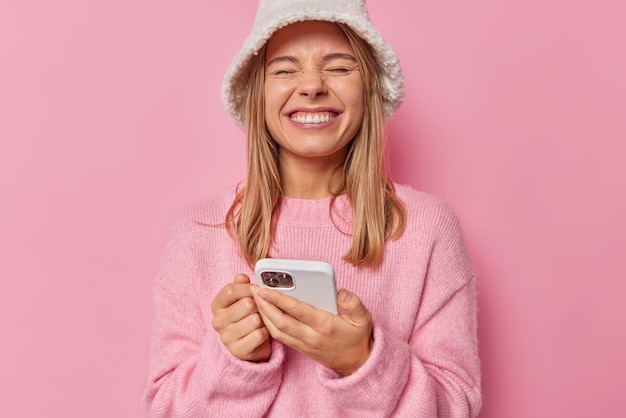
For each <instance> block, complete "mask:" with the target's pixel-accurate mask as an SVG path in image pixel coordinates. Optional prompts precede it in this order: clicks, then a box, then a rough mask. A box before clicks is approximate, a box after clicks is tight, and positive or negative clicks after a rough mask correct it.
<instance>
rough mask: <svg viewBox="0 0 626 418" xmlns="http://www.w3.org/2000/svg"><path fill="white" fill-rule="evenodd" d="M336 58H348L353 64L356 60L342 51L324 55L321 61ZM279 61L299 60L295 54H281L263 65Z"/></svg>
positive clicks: (291, 61)
mask: <svg viewBox="0 0 626 418" xmlns="http://www.w3.org/2000/svg"><path fill="white" fill-rule="evenodd" d="M336 59H345V60H349V61H352V62H354V63H355V64H356V62H357V60H356V58H354V57H353V56H352V55H350V54H344V53H341V52H335V53H332V54H328V55H324V58H323V59H322V62H323V63H324V64H326V63H328V62H329V61H332V60H336ZM279 62H288V63H291V64H297V63H299V62H300V60H299V59H298V58H296V57H295V56H293V55H283V56H281V57H276V58H273V59H271V60H270V61H268V62H267V63H266V64H265V66H266V67H269V66H270V65H273V64H277V63H279Z"/></svg>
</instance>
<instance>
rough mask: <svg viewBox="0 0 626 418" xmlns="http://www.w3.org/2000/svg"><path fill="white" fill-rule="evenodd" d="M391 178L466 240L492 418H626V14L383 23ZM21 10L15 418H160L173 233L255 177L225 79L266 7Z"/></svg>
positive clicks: (598, 9) (6, 259) (613, 10)
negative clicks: (225, 94)
mask: <svg viewBox="0 0 626 418" xmlns="http://www.w3.org/2000/svg"><path fill="white" fill-rule="evenodd" d="M369 3H370V11H371V15H372V19H373V20H374V22H375V24H376V25H377V26H378V27H379V28H380V30H381V32H382V33H383V34H384V35H385V37H386V38H387V39H388V40H389V41H390V43H391V44H392V45H393V46H394V48H395V49H396V51H397V52H398V54H399V56H400V59H401V61H402V65H403V68H404V71H405V75H406V87H407V99H406V102H405V104H404V105H403V106H402V108H401V109H400V111H399V112H398V113H397V115H396V117H395V118H394V119H393V120H392V122H391V124H390V127H389V131H390V140H389V150H390V161H391V170H392V175H393V178H394V179H396V180H397V181H399V182H401V183H407V184H410V185H412V186H413V187H415V188H418V189H423V190H426V191H428V192H431V193H434V194H438V195H440V196H442V197H444V198H445V199H446V200H448V202H450V203H451V204H452V205H453V206H454V207H455V209H456V211H457V213H458V215H459V216H460V218H461V221H462V224H463V226H464V229H465V231H466V237H467V241H468V245H469V247H470V250H471V253H472V256H473V259H474V261H475V265H476V269H477V271H478V273H479V276H480V277H479V283H478V286H479V304H480V313H479V322H480V329H479V336H480V349H481V356H482V361H483V388H484V407H483V411H482V413H481V417H482V418H502V417H506V418H518V417H519V418H538V417H568V418H570V417H603V418H607V417H609V418H610V417H616V418H617V417H624V416H626V403H624V376H625V375H626V366H625V361H624V353H626V336H625V332H624V329H626V327H625V326H624V320H625V319H626V314H625V312H626V310H625V308H624V305H625V304H626V302H625V300H624V291H625V290H626V280H625V279H626V274H625V273H624V260H625V259H626V257H625V256H626V221H625V220H624V215H625V214H626V184H625V183H626V169H625V165H626V161H625V159H626V158H625V157H626V145H625V142H626V100H625V99H624V98H625V97H626V58H625V57H626V54H624V40H625V39H626V30H625V29H624V25H623V16H624V15H625V14H626V10H625V8H624V6H623V5H622V4H623V2H620V1H609V0H599V1H596V2H593V3H592V2H583V1H580V2H575V1H574V2H572V1H558V0H526V1H523V2H522V1H518V2H511V1H502V0H477V1H461V0H449V1H441V0H437V1H435V0H423V1H415V0H370V2H369ZM215 4H216V3H215V2H213V1H210V0H184V1H180V0H179V1H173V0H169V1H165V0H151V1H148V0H108V1H83V0H58V1H55V2H48V1H43V0H3V1H2V2H0V260H1V261H0V277H1V278H2V290H1V291H0V329H1V330H2V342H1V343H0V370H2V372H1V375H2V378H1V379H0V398H1V399H2V401H1V402H0V405H1V406H0V415H1V416H5V417H64V418H83V417H90V418H100V417H102V418H104V417H106V418H111V417H131V418H132V417H140V416H142V415H141V410H140V407H139V396H140V392H141V390H142V388H143V384H144V381H145V379H146V373H147V356H148V342H149V335H150V322H151V299H150V298H151V284H152V279H153V276H154V273H155V270H156V265H157V261H158V258H159V254H160V251H161V248H162V246H163V243H164V239H165V234H166V231H167V227H168V223H169V221H170V219H171V218H172V216H173V215H174V213H175V212H176V210H178V209H179V208H181V207H183V206H185V205H186V204H188V203H189V202H191V201H192V200H194V199H196V198H198V197H200V196H204V195H207V194H214V193H217V192H220V191H222V190H224V189H225V188H226V187H228V186H230V185H231V184H234V183H235V182H236V181H238V180H239V179H241V177H242V176H243V174H244V173H245V167H244V161H245V160H244V153H245V146H244V139H243V134H242V133H241V131H239V130H238V128H236V126H235V125H234V123H233V122H232V121H231V120H230V119H229V117H228V116H227V115H226V113H225V111H224V110H223V107H222V105H221V101H220V86H221V79H222V75H223V73H224V71H225V69H226V67H227V65H228V63H229V61H230V59H231V57H232V56H233V55H234V54H235V52H236V51H237V49H238V47H239V46H240V45H241V43H242V41H243V39H244V37H245V36H246V35H247V33H248V29H249V28H250V26H251V24H252V21H253V17H254V12H255V8H256V1H254V0H245V1H237V2H219V7H218V6H216V5H215Z"/></svg>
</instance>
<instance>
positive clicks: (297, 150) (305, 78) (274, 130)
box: [264, 21, 363, 164]
mask: <svg viewBox="0 0 626 418" xmlns="http://www.w3.org/2000/svg"><path fill="white" fill-rule="evenodd" d="M265 62H266V64H265V86H264V95H265V122H266V124H267V128H268V130H269V132H270V134H271V136H272V138H274V139H275V140H276V141H277V142H278V144H279V145H280V158H281V162H285V159H296V160H298V159H300V160H301V159H302V158H309V159H310V158H318V159H319V158H323V159H324V160H325V161H326V162H332V161H334V160H336V162H337V163H338V164H340V163H341V162H342V161H343V160H344V159H345V157H346V154H347V149H348V144H349V143H350V141H351V140H352V139H353V138H354V136H355V135H356V133H357V132H358V130H359V128H360V126H361V121H362V119H363V80H362V78H361V72H360V71H359V68H358V65H357V61H356V59H355V57H354V52H353V51H352V48H351V46H350V44H349V42H348V41H347V40H346V38H345V37H344V35H343V34H342V32H341V30H340V29H339V28H338V27H337V26H335V25H334V24H332V23H328V22H318V21H309V22H299V23H294V24H291V25H289V26H287V27H285V28H282V29H280V30H279V31H277V32H276V33H275V34H274V35H273V36H272V38H271V39H270V40H269V41H268V43H267V48H266V60H265Z"/></svg>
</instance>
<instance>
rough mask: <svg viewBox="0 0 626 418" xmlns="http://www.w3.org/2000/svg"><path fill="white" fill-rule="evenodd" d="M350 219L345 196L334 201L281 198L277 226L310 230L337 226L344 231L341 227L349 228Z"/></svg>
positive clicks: (330, 198) (328, 198) (348, 204)
mask: <svg viewBox="0 0 626 418" xmlns="http://www.w3.org/2000/svg"><path fill="white" fill-rule="evenodd" d="M331 202H332V212H331V210H330V207H331ZM352 219H353V217H352V209H351V207H350V201H349V199H348V196H347V195H339V196H337V197H336V198H334V199H333V198H332V197H327V198H322V199H296V198H291V197H283V198H282V200H281V206H280V216H279V218H278V224H279V225H281V226H305V227H312V228H315V227H327V226H339V227H342V228H341V229H343V230H345V228H343V227H348V226H351V225H352ZM349 229H351V228H349Z"/></svg>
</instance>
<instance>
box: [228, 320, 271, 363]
mask: <svg viewBox="0 0 626 418" xmlns="http://www.w3.org/2000/svg"><path fill="white" fill-rule="evenodd" d="M269 338H270V334H269V331H268V330H267V328H265V327H262V328H258V329H256V330H254V331H252V332H250V333H248V334H246V335H245V336H243V337H242V338H240V339H238V340H236V341H234V342H232V343H230V344H226V345H227V346H228V349H229V351H230V352H231V353H232V354H233V355H234V356H235V357H237V358H240V359H243V360H250V361H257V360H264V359H266V358H267V356H268V353H267V351H268V350H270V351H271V347H270V346H269V344H267V343H266V342H267V340H269ZM264 344H266V345H267V347H265V346H264Z"/></svg>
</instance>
